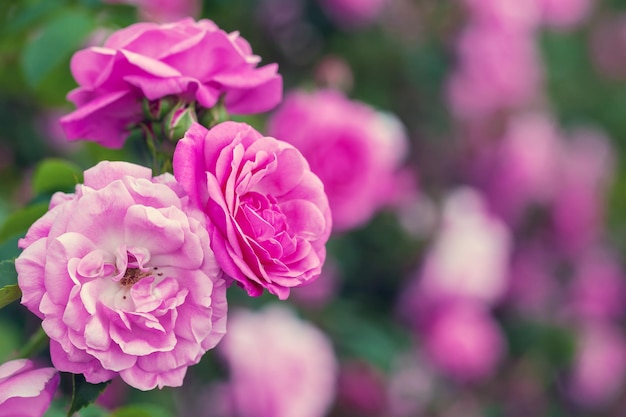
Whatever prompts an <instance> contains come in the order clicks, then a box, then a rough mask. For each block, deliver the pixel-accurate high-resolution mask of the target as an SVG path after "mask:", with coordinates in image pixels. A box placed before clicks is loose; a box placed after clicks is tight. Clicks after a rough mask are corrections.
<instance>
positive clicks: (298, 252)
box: [174, 122, 332, 300]
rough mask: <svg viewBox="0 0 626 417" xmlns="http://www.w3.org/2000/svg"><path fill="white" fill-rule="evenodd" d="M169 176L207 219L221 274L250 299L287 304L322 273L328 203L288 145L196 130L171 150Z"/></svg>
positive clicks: (243, 127) (223, 128)
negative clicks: (295, 290)
mask: <svg viewBox="0 0 626 417" xmlns="http://www.w3.org/2000/svg"><path fill="white" fill-rule="evenodd" d="M174 175H175V176H176V179H178V181H179V182H180V184H181V185H182V186H183V188H185V191H186V192H187V193H188V195H189V197H190V198H191V201H192V202H193V203H194V204H196V206H198V207H200V208H201V209H202V210H203V211H204V212H205V213H206V215H207V216H208V218H209V224H208V228H209V233H210V235H211V248H212V249H213V251H214V252H215V256H216V257H217V260H218V262H219V263H220V265H221V267H222V269H223V270H224V271H225V272H226V273H227V274H228V275H230V276H231V277H232V278H234V279H235V280H236V281H237V282H238V284H239V285H241V286H242V287H243V288H244V289H245V290H246V291H247V292H248V294H250V295H252V296H259V295H261V294H262V293H263V289H267V290H268V291H269V292H270V293H272V294H275V295H277V296H278V297H279V298H280V299H283V300H284V299H286V298H287V297H288V296H289V290H290V288H292V287H298V286H301V285H303V284H305V283H310V282H312V281H313V280H315V279H316V278H317V277H318V276H319V275H320V273H321V270H322V265H323V264H324V260H325V259H326V246H325V245H326V241H327V240H328V237H329V235H330V231H331V227H332V221H331V213H330V210H329V207H328V199H327V197H326V195H325V194H324V186H323V185H322V183H321V181H320V179H319V178H318V177H317V176H315V174H313V173H312V172H311V170H310V169H309V165H308V163H307V161H306V160H305V159H304V157H303V156H302V154H301V153H300V152H299V151H298V150H297V149H296V148H294V147H293V146H292V145H290V144H288V143H287V142H283V141H280V140H277V139H274V138H271V137H264V136H263V135H261V134H260V133H259V132H257V131H256V130H254V129H253V128H252V127H250V126H249V125H247V124H245V123H236V122H224V123H220V124H218V125H217V126H215V127H213V128H212V129H211V130H207V129H206V128H204V127H203V126H201V125H199V124H194V125H192V127H191V128H190V129H189V131H188V132H187V134H186V135H185V137H184V138H183V139H181V140H180V142H178V145H177V147H176V151H175V153H174Z"/></svg>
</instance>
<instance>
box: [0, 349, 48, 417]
mask: <svg viewBox="0 0 626 417" xmlns="http://www.w3.org/2000/svg"><path fill="white" fill-rule="evenodd" d="M59 379H60V378H59V372H58V371H57V370H56V369H54V368H37V367H36V366H35V364H34V363H33V361H31V360H29V359H16V360H12V361H9V362H5V363H3V364H2V365H0V417H41V416H43V415H44V413H45V412H46V410H47V409H48V407H49V406H50V402H51V401H52V398H53V397H54V393H55V392H56V389H57V386H58V385H59Z"/></svg>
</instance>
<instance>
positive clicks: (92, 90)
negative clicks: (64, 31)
mask: <svg viewBox="0 0 626 417" xmlns="http://www.w3.org/2000/svg"><path fill="white" fill-rule="evenodd" d="M260 60H261V58H260V57H258V56H256V55H253V54H252V50H251V48H250V45H249V44H248V42H246V40H244V39H243V38H241V37H240V36H239V33H238V32H232V33H226V32H224V31H223V30H221V29H219V28H218V27H217V25H215V23H213V22H212V21H210V20H206V19H203V20H200V21H198V22H195V21H194V20H192V19H190V18H189V19H183V20H181V21H178V22H175V23H169V24H163V25H158V24H155V23H137V24H134V25H131V26H129V27H127V28H125V29H122V30H120V31H117V32H115V33H114V34H112V35H111V36H110V37H109V38H108V39H107V41H106V42H105V44H104V46H103V47H90V48H87V49H83V50H81V51H78V52H77V53H76V54H74V56H73V58H72V62H71V69H72V74H73V75H74V78H75V79H76V81H77V82H78V84H79V87H78V88H76V89H75V90H73V91H71V92H70V93H69V94H68V99H69V100H71V101H72V102H73V103H74V104H75V105H76V106H77V107H78V109H77V110H75V111H74V112H72V113H70V114H68V115H67V116H65V117H63V118H62V119H61V123H62V125H63V128H64V129H65V132H66V134H67V136H68V138H69V139H70V140H75V139H89V140H93V141H95V142H98V143H100V144H101V145H103V146H107V147H111V148H119V147H121V146H122V145H123V142H124V139H125V138H126V137H127V136H128V133H129V132H128V127H129V126H130V125H132V124H135V123H139V122H141V120H142V118H143V112H142V100H143V99H144V98H146V99H148V100H157V99H160V98H162V97H166V96H178V97H179V98H180V99H182V100H184V101H187V102H197V103H198V106H200V107H202V108H210V107H213V106H215V105H216V104H217V102H218V99H220V97H223V99H224V105H225V106H226V109H227V110H228V111H229V112H231V113H235V114H248V113H256V112H262V111H266V110H269V109H271V108H272V107H274V106H276V105H277V104H278V103H279V102H280V100H281V98H282V78H281V77H280V75H278V74H277V73H276V71H277V68H278V67H277V65H276V64H270V65H266V66H264V67H260V68H257V64H258V63H259V61H260Z"/></svg>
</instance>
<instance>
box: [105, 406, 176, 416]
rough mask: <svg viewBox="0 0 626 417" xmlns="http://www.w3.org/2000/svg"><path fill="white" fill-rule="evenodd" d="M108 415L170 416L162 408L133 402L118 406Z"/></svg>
mask: <svg viewBox="0 0 626 417" xmlns="http://www.w3.org/2000/svg"><path fill="white" fill-rule="evenodd" d="M109 417H172V416H171V414H169V413H168V412H166V411H165V410H163V408H161V407H158V406H155V405H152V404H133V405H129V406H126V407H122V408H118V409H117V410H115V411H114V412H113V413H111V415H110V416H109Z"/></svg>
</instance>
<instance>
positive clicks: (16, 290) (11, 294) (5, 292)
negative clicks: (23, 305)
mask: <svg viewBox="0 0 626 417" xmlns="http://www.w3.org/2000/svg"><path fill="white" fill-rule="evenodd" d="M21 296H22V291H20V287H18V286H17V285H7V286H6V287H2V288H0V308H2V307H4V306H6V305H7V304H11V303H12V302H13V301H17V300H19V299H20V297H21Z"/></svg>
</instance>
